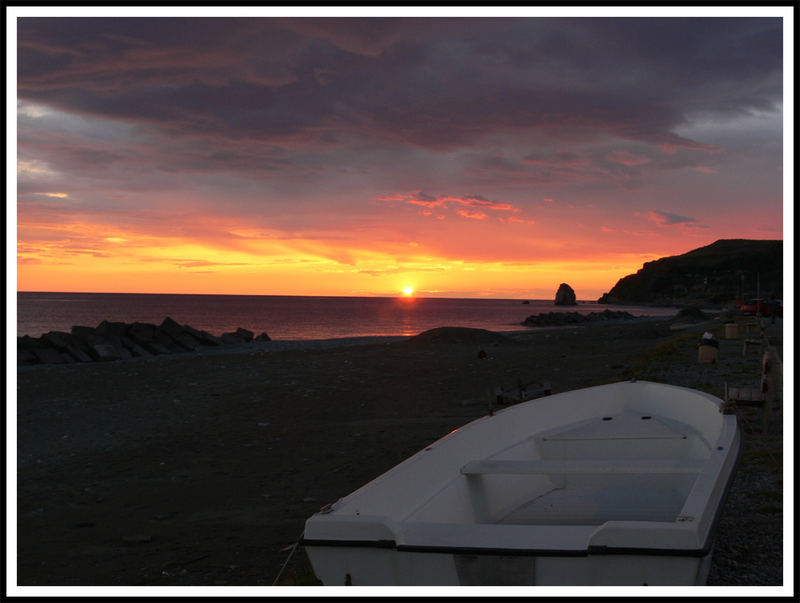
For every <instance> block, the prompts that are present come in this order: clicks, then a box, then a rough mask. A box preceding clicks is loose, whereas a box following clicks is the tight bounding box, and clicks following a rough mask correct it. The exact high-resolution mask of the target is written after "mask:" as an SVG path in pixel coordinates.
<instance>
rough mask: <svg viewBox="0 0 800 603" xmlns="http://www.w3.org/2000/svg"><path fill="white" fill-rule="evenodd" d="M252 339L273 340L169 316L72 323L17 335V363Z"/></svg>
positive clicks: (104, 358) (105, 358) (103, 358)
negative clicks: (203, 326) (213, 330)
mask: <svg viewBox="0 0 800 603" xmlns="http://www.w3.org/2000/svg"><path fill="white" fill-rule="evenodd" d="M253 341H270V337H269V335H267V334H266V333H261V334H260V335H259V336H258V337H254V336H253V332H252V331H249V330H247V329H243V328H238V329H237V330H236V331H235V332H233V333H223V334H222V335H221V336H220V337H217V336H215V335H212V334H211V333H208V332H207V331H201V330H198V329H195V328H193V327H191V326H189V325H180V324H179V323H178V322H177V321H175V320H173V319H172V318H170V317H167V318H165V319H164V320H163V321H162V322H161V324H160V325H154V324H150V323H142V322H133V323H124V322H113V321H108V320H104V321H103V322H101V323H100V324H99V325H97V326H96V327H87V326H80V325H76V326H73V327H72V328H71V330H70V332H69V333H65V332H62V331H50V332H49V333H45V334H44V335H42V336H41V337H38V338H37V337H30V336H29V335H23V336H22V337H18V338H17V364H20V365H22V364H63V363H67V362H113V361H118V360H127V359H130V358H143V357H150V356H154V355H161V354H175V353H188V352H195V351H198V350H200V349H202V348H203V347H208V346H222V345H241V344H243V343H250V342H253Z"/></svg>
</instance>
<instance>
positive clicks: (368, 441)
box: [8, 321, 780, 586]
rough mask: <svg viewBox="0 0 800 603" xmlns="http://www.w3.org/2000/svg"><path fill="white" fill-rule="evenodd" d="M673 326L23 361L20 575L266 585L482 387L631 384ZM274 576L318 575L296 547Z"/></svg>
mask: <svg viewBox="0 0 800 603" xmlns="http://www.w3.org/2000/svg"><path fill="white" fill-rule="evenodd" d="M675 337H676V332H675V331H670V330H669V328H668V323H667V322H665V321H637V322H632V323H628V322H621V323H617V324H593V325H584V326H579V327H571V328H562V329H554V330H538V331H531V332H528V333H522V334H517V335H514V336H513V337H512V336H508V337H502V338H501V337H498V336H497V335H495V334H489V335H486V334H485V333H484V334H481V333H474V332H473V333H471V334H470V333H467V334H466V336H464V333H463V332H462V333H461V334H452V333H451V334H450V335H449V336H448V337H438V338H428V340H426V341H416V342H415V341H395V342H390V343H374V344H366V345H358V346H350V347H333V348H331V347H326V346H325V345H324V344H319V345H315V344H312V343H309V344H304V345H303V346H300V347H305V348H307V349H294V350H283V351H254V350H256V348H247V347H244V348H242V349H241V350H239V351H233V352H227V353H215V354H206V355H197V354H188V353H187V354H183V355H174V356H169V357H160V358H153V359H138V360H134V361H126V362H113V363H106V364H97V363H95V364H80V365H78V364H74V365H53V366H36V367H26V368H23V369H20V370H18V375H17V376H18V385H17V405H18V406H17V417H18V498H17V504H18V510H17V511H18V523H17V526H18V532H17V538H18V577H17V581H16V582H17V584H19V585H28V586H34V585H155V586H167V585H229V586H236V585H249V586H257V585H271V584H272V583H273V580H274V579H275V577H276V576H277V575H278V572H279V571H280V570H281V567H282V565H283V564H284V561H285V560H286V558H287V555H288V554H289V550H290V548H291V546H292V544H293V543H295V542H296V541H297V539H298V537H299V536H300V534H301V532H302V530H303V527H304V522H305V520H306V519H307V518H308V517H309V516H310V515H312V514H313V513H314V512H316V511H317V510H318V509H319V508H320V507H321V506H323V505H324V504H326V503H329V502H332V501H335V500H337V499H338V498H340V497H342V496H345V495H347V494H348V493H350V492H351V491H353V490H355V489H356V488H358V487H360V486H361V485H363V484H365V483H366V482H368V481H369V480H371V479H373V478H375V477H377V476H378V475H380V474H381V473H383V472H384V471H386V470H388V469H390V468H391V467H392V466H394V465H396V464H397V463H399V462H400V461H402V460H403V459H405V458H407V457H408V456H410V455H412V454H413V453H415V452H417V451H418V450H420V449H422V448H424V447H425V446H426V445H428V444H429V443H431V442H432V441H434V440H436V439H438V438H439V437H441V436H443V435H445V434H447V433H448V432H450V431H451V430H452V429H455V428H457V427H459V426H461V425H463V424H465V423H467V422H469V421H470V420H472V419H474V418H477V417H479V416H482V415H485V414H486V413H487V411H488V406H487V403H486V398H487V395H486V392H487V388H488V387H494V386H497V385H508V386H511V385H513V384H515V383H516V382H517V380H518V379H522V380H523V381H526V382H530V381H549V382H550V383H551V384H552V391H553V392H554V393H556V392H561V391H567V390H571V389H576V388H580V387H585V386H591V385H598V384H601V383H608V382H613V381H618V380H622V379H629V378H630V377H631V376H632V374H634V373H635V372H636V371H640V370H641V369H642V366H643V365H642V359H643V358H645V357H647V353H648V352H649V351H651V350H653V349H654V348H656V346H658V345H659V344H661V343H663V342H665V341H667V340H670V339H674V338H675ZM686 341H688V339H687V338H686V337H685V336H684V343H686ZM686 345H687V346H688V345H691V346H692V347H693V345H694V344H693V343H691V344H689V343H686ZM281 347H282V346H281V345H280V343H279V342H275V343H273V345H272V349H273V350H276V349H277V350H280V349H281ZM283 347H287V346H283ZM295 347H297V346H295ZM315 348H316V349H315ZM242 350H247V351H245V352H243V351H242ZM480 350H484V351H485V352H486V353H487V357H486V358H484V359H479V358H478V352H479V351H480ZM687 365H692V366H693V367H697V365H696V363H695V362H694V361H693V360H691V359H690V360H689V361H688V362H687ZM691 370H695V369H694V368H692V369H690V372H691ZM698 370H702V371H706V370H708V369H706V368H703V367H700V369H698ZM757 378H758V375H757V374H756V375H753V379H757ZM719 385H720V391H719V392H718V395H721V393H722V390H721V385H722V384H721V382H719ZM778 545H780V543H778ZM723 552H724V551H723ZM8 579H9V583H10V584H14V582H15V581H14V577H13V576H9V577H8ZM281 583H282V584H297V583H300V584H313V583H314V579H313V574H312V573H311V572H310V564H309V563H308V560H307V557H306V555H305V553H304V551H303V549H302V548H299V549H298V550H297V551H296V552H295V554H294V555H293V556H292V558H291V560H290V562H289V564H288V565H287V567H286V569H285V571H284V572H283V574H282V576H281Z"/></svg>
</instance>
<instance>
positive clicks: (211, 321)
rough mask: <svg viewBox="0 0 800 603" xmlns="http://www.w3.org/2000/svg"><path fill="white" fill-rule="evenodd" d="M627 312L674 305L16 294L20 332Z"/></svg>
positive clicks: (297, 333)
mask: <svg viewBox="0 0 800 603" xmlns="http://www.w3.org/2000/svg"><path fill="white" fill-rule="evenodd" d="M606 308H608V309H610V310H625V311H627V312H630V313H631V314H633V315H634V316H672V315H674V314H675V313H676V312H677V310H676V309H675V308H655V307H636V306H610V305H598V304H595V303H591V302H586V303H580V302H579V304H578V305H577V306H571V307H569V306H555V305H554V304H553V302H552V300H546V301H545V300H530V302H529V303H528V304H523V303H522V300H509V299H444V298H391V297H299V296H273V295H161V294H127V293H126V294H120V293H31V292H19V293H17V335H18V336H21V335H30V336H31V337H38V336H40V335H42V334H43V333H47V332H48V331H66V332H69V330H70V328H71V327H72V326H73V325H81V326H90V327H94V326H97V325H98V324H99V323H100V322H101V321H103V320H109V321H119V322H126V323H131V322H137V321H138V322H149V323H155V324H160V323H161V321H162V320H164V318H166V317H167V316H169V317H171V318H173V319H174V320H176V321H177V322H179V323H180V324H188V325H190V326H192V327H194V328H196V329H201V330H205V331H208V332H209V333H213V334H214V335H220V334H221V333H225V332H230V331H235V330H236V329H237V328H238V327H243V328H245V329H248V330H250V331H253V332H254V333H255V334H259V333H261V332H266V333H267V334H268V335H269V336H270V337H271V338H272V339H295V340H301V339H330V338H334V337H362V336H379V335H416V334H417V333H421V332H422V331H426V330H428V329H432V328H435V327H443V326H455V327H473V328H480V329H489V330H492V331H514V330H521V329H524V328H525V327H522V326H521V325H520V323H521V322H522V321H523V320H525V318H526V317H527V316H529V315H531V314H539V313H542V312H572V311H577V312H580V313H582V314H588V313H589V312H597V311H602V310H604V309H606Z"/></svg>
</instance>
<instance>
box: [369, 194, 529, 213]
mask: <svg viewBox="0 0 800 603" xmlns="http://www.w3.org/2000/svg"><path fill="white" fill-rule="evenodd" d="M376 199H377V200H379V201H404V202H405V203H408V204H410V205H419V206H422V207H425V208H427V209H434V208H441V209H448V208H449V207H451V206H453V205H456V206H458V205H461V206H463V207H471V208H479V209H486V210H488V211H508V212H514V213H516V212H519V211H521V210H520V209H519V208H517V207H514V206H513V205H512V204H510V203H501V202H498V201H490V200H489V199H486V198H485V197H482V196H480V195H464V196H456V195H440V196H438V197H437V196H432V195H428V194H426V193H423V192H420V191H417V192H413V193H394V194H390V195H380V196H378V197H376ZM458 213H460V214H461V215H463V216H465V217H470V218H474V217H476V216H477V215H479V214H480V213H482V212H472V213H470V212H466V211H464V210H458ZM483 217H486V214H483ZM481 219H482V218H481Z"/></svg>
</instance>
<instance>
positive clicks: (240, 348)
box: [13, 316, 674, 371]
mask: <svg viewBox="0 0 800 603" xmlns="http://www.w3.org/2000/svg"><path fill="white" fill-rule="evenodd" d="M673 318H674V317H665V316H635V317H633V318H628V319H615V320H595V321H586V322H580V323H576V324H563V325H547V326H538V327H522V328H519V329H513V330H492V331H490V332H492V333H496V334H498V335H502V336H504V337H509V338H511V339H515V338H527V337H531V336H533V335H535V334H536V333H540V332H545V331H550V330H568V329H575V328H579V327H591V326H595V325H598V326H599V325H612V326H613V325H635V324H642V323H656V322H669V321H671V320H672V319H673ZM455 328H460V329H465V330H483V329H472V328H471V327H455ZM423 332H424V331H423ZM417 335H420V333H415V334H414V335H353V336H348V337H331V338H327V339H271V340H270V341H250V342H247V343H241V344H230V345H222V346H203V347H200V348H198V349H196V350H194V351H182V352H176V353H172V354H161V355H154V356H149V357H133V358H124V359H119V360H113V361H111V362H113V363H120V362H121V363H137V362H154V361H156V362H157V361H160V360H163V359H166V358H186V357H193V356H210V355H215V356H218V355H228V354H231V355H238V354H257V353H260V352H286V351H305V350H325V349H336V348H344V347H354V346H364V345H377V344H387V343H395V342H398V341H406V340H409V339H412V338H413V337H415V336H417ZM13 361H14V362H15V363H16V358H13ZM96 364H98V363H97V362H76V363H71V364H69V365H67V366H93V365H96ZM102 364H106V363H105V362H102ZM45 366H53V365H52V364H48V363H38V364H17V370H18V371H30V370H39V369H41V368H42V367H45Z"/></svg>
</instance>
